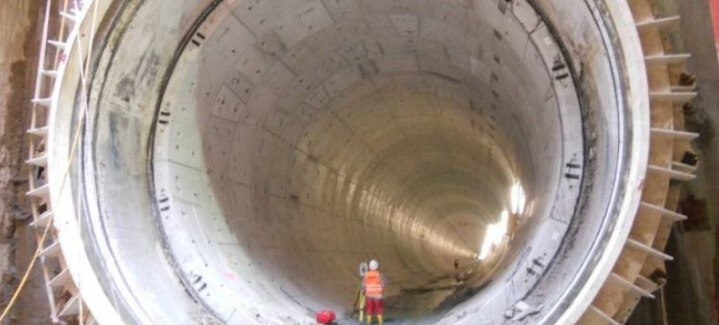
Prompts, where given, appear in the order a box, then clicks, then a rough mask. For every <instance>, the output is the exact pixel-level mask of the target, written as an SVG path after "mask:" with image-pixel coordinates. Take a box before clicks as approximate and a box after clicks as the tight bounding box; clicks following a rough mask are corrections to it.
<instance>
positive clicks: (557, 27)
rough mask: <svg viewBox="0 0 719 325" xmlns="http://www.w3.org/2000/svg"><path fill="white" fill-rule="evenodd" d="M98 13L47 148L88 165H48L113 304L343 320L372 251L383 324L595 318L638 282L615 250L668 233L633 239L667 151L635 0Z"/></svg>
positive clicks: (258, 4) (78, 262) (75, 233)
mask: <svg viewBox="0 0 719 325" xmlns="http://www.w3.org/2000/svg"><path fill="white" fill-rule="evenodd" d="M620 2H621V3H620ZM634 2H636V3H638V2H640V1H634ZM639 8H640V11H641V10H643V9H646V8H644V7H642V6H641V5H639ZM83 13H84V15H85V17H86V18H85V21H87V20H88V18H87V17H94V18H93V20H92V21H93V23H92V24H90V23H87V22H85V23H80V22H78V23H77V26H76V27H77V28H78V30H79V31H78V33H82V34H81V36H78V38H77V40H78V44H77V48H76V49H75V50H73V51H69V52H68V55H67V60H66V62H67V65H66V67H65V68H64V71H63V73H64V74H63V76H64V79H63V80H62V84H61V86H60V87H59V88H58V90H57V92H56V94H57V100H56V102H57V105H56V106H53V107H55V109H54V111H53V113H51V114H50V115H49V117H48V124H50V125H51V128H50V134H49V138H48V139H49V140H48V141H49V143H50V145H49V148H50V149H49V150H50V151H51V154H50V162H49V165H50V166H65V165H67V166H69V167H68V168H67V169H68V170H67V174H69V177H68V178H67V181H66V182H65V181H61V179H62V178H63V177H64V176H63V174H62V170H61V168H59V167H58V168H54V167H51V168H50V170H49V182H50V184H51V188H50V195H51V196H52V197H54V198H56V199H55V200H53V201H52V202H53V210H54V214H55V218H56V220H55V223H56V227H57V228H58V237H59V241H60V243H61V244H62V250H63V255H64V258H65V260H66V261H67V262H66V263H67V265H68V269H69V271H68V272H69V273H70V274H71V276H72V279H73V282H74V283H75V284H76V286H77V289H76V290H75V291H76V292H80V293H82V297H83V303H82V304H81V306H82V307H81V308H88V309H89V310H90V311H91V312H92V314H93V317H94V318H95V319H97V320H98V321H100V322H101V323H103V324H105V323H107V324H115V323H117V324H120V323H124V324H198V323H201V324H215V323H218V324H313V323H312V317H313V315H314V312H316V311H318V310H322V309H332V310H335V311H337V312H338V314H339V315H340V319H341V320H345V319H348V318H349V317H350V316H351V312H352V305H353V301H354V300H355V299H356V295H357V292H358V290H359V286H360V283H361V282H360V275H359V273H358V272H359V266H360V263H362V262H367V261H369V260H370V259H375V260H377V261H378V262H379V264H380V270H381V271H382V272H383V274H384V275H385V276H386V278H387V279H388V286H387V289H386V292H385V295H386V298H385V304H386V307H385V308H386V317H387V320H388V323H398V324H399V323H407V324H500V323H508V324H509V323H517V324H519V323H522V324H540V323H541V324H559V323H574V322H577V321H579V320H580V319H582V320H583V321H587V317H588V316H586V315H585V313H586V312H587V310H593V311H594V312H595V313H596V314H595V315H594V317H600V318H601V317H605V316H606V314H605V313H604V312H601V311H598V310H599V309H598V308H597V307H596V306H598V305H601V304H602V302H601V301H599V300H596V301H594V297H595V296H596V295H597V294H598V292H599V291H600V289H601V288H602V285H603V283H605V282H606V281H608V280H607V279H610V280H611V279H612V278H613V277H614V278H615V280H614V282H613V283H614V285H620V286H621V287H623V288H624V289H626V290H630V291H632V290H631V289H634V290H633V292H634V293H637V288H639V289H641V287H642V286H640V285H632V284H631V283H630V284H629V285H628V286H627V284H626V283H625V282H623V280H624V278H623V277H618V276H617V274H624V273H622V272H620V271H619V270H618V269H617V267H615V266H614V265H615V263H616V261H617V259H618V258H619V256H620V254H623V255H622V256H625V255H627V254H628V255H631V256H638V255H639V254H643V255H641V256H642V257H641V258H638V259H640V260H642V261H644V259H645V258H646V255H652V254H654V255H656V254H655V253H656V252H655V251H654V250H653V249H652V248H651V247H650V248H646V247H645V246H646V245H644V246H642V245H643V244H641V243H639V244H636V243H635V244H634V246H632V247H633V249H634V250H632V251H631V252H630V253H627V252H626V248H624V246H623V245H624V242H625V241H626V240H627V237H628V236H629V235H630V230H631V228H632V223H633V221H634V219H635V214H636V213H637V210H638V209H640V207H639V206H640V200H641V197H642V193H643V192H642V191H643V185H644V182H645V174H646V173H647V168H648V162H647V161H648V159H649V157H650V149H649V145H648V144H649V139H650V113H649V105H650V100H649V98H648V97H647V95H646V94H647V93H648V89H649V82H648V80H647V70H646V69H647V68H646V67H645V65H644V61H645V58H644V54H645V53H644V54H643V50H642V45H643V44H642V41H640V36H642V35H643V34H642V31H640V30H639V31H638V30H637V27H636V24H637V23H636V22H635V20H634V19H635V18H634V17H633V15H632V11H630V7H629V5H628V4H626V3H624V2H623V1H610V0H606V1H602V0H597V1H572V2H567V1H561V0H533V1H528V0H474V1H473V0H447V1H431V0H391V1H389V0H245V1H234V0H225V1H220V0H215V1H209V0H185V1H174V0H144V1H105V2H102V1H100V2H99V3H98V2H96V3H95V4H94V5H93V6H91V9H88V10H86V11H84V12H83ZM635 14H636V11H635ZM82 41H85V42H84V43H82ZM643 42H645V43H646V42H647V41H643ZM85 57H86V59H87V60H85V61H83V60H84V59H83V58H85ZM650 75H651V74H650ZM662 139H666V137H665V138H662ZM660 143H661V142H660ZM660 172H661V171H660ZM675 174H676V173H674V174H672V173H671V172H670V173H669V176H672V175H675ZM658 175H662V174H661V173H658ZM667 183H668V179H667ZM52 184H55V185H52ZM642 204H644V203H642ZM643 207H645V208H647V207H648V208H649V209H647V211H649V212H652V211H653V212H652V213H658V214H659V215H661V214H667V213H666V212H662V211H663V210H662V209H661V208H658V209H653V210H652V209H651V207H653V206H649V205H643ZM649 212H647V213H649ZM61 215H62V216H70V217H61ZM632 234H634V235H636V231H633V232H632ZM637 236H639V235H637ZM635 237H636V236H635ZM639 237H641V236H639ZM642 238H643V237H642ZM630 241H631V240H630ZM632 243H634V242H633V241H632ZM649 246H651V244H649ZM623 249H624V250H623ZM632 254H633V255H632ZM640 266H641V263H640ZM640 268H641V267H640ZM630 269H632V271H631V272H635V273H637V272H639V270H638V269H637V266H636V265H632V266H631V268H630ZM627 272H629V271H627ZM635 276H636V275H635ZM617 279H618V280H617ZM624 281H628V280H624ZM632 281H634V280H632ZM637 281H639V280H637ZM603 290H604V291H603V292H605V293H606V292H607V291H606V289H603ZM626 290H625V291H626ZM638 292H639V293H642V291H638ZM622 297H624V296H622ZM632 297H633V296H632ZM593 301H594V302H593ZM620 301H622V300H621V299H620ZM590 304H593V305H592V306H590ZM590 318H591V317H590Z"/></svg>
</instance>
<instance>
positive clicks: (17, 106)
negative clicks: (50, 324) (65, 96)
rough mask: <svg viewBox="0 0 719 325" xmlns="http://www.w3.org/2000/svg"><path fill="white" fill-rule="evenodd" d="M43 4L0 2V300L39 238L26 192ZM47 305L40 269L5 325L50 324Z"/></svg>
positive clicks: (10, 290)
mask: <svg viewBox="0 0 719 325" xmlns="http://www.w3.org/2000/svg"><path fill="white" fill-rule="evenodd" d="M41 4H42V2H41V1H3V2H2V3H0V275H1V276H2V284H1V287H0V294H1V296H0V300H1V301H2V306H5V304H6V303H7V301H8V300H9V299H10V297H11V296H12V294H13V292H14V290H15V288H16V286H17V283H18V280H19V278H20V277H21V276H22V272H24V271H25V270H26V269H27V265H28V263H29V261H30V259H31V257H32V256H33V253H34V250H35V247H36V244H35V234H34V232H33V231H32V229H30V228H29V227H28V226H27V222H28V221H29V219H28V217H29V216H30V214H29V212H28V211H27V210H26V209H27V208H26V204H25V202H24V195H23V193H24V192H25V191H26V188H27V181H26V179H27V176H26V173H27V171H26V169H25V168H24V166H23V160H24V157H25V156H26V153H25V145H24V143H25V130H26V129H27V121H28V117H29V113H30V105H31V104H30V98H32V96H33V92H34V90H35V75H36V69H37V62H36V61H37V52H38V46H39V44H40V42H39V41H38V37H39V35H40V31H41V28H40V26H38V23H39V22H40V20H39V18H41V14H42V9H43V8H42V6H41ZM47 309H48V306H47V303H46V298H45V290H44V283H43V281H42V276H41V273H40V271H39V269H38V268H35V269H34V270H33V272H32V274H31V277H30V281H29V282H28V285H27V287H26V290H25V291H23V294H22V295H21V296H20V299H19V300H18V301H17V302H16V304H15V309H14V310H13V312H12V313H11V314H10V316H11V317H9V318H8V319H6V322H5V323H4V324H46V323H47V321H48V318H47V315H48V310H47Z"/></svg>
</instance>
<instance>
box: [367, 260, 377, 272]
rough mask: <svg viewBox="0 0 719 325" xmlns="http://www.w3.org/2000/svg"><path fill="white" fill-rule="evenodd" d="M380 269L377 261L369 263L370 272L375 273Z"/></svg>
mask: <svg viewBox="0 0 719 325" xmlns="http://www.w3.org/2000/svg"><path fill="white" fill-rule="evenodd" d="M378 268H379V262H377V260H371V261H369V269H370V270H373V271H374V270H376V269H378Z"/></svg>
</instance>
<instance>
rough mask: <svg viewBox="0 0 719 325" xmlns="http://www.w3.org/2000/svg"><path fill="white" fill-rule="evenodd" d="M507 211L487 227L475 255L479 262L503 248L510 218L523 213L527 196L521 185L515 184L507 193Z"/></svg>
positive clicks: (507, 238) (518, 216) (520, 215)
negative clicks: (497, 220) (480, 245)
mask: <svg viewBox="0 0 719 325" xmlns="http://www.w3.org/2000/svg"><path fill="white" fill-rule="evenodd" d="M509 198H510V200H509V205H510V207H509V210H504V211H502V214H501V216H500V220H499V222H497V223H495V224H491V225H489V226H488V227H487V230H486V233H485V235H484V241H483V242H482V247H481V249H480V251H479V254H477V259H478V260H480V261H484V260H486V259H487V258H488V257H489V256H490V255H492V253H495V252H496V251H497V249H498V248H499V247H502V246H504V245H503V242H504V241H505V240H507V241H508V240H509V236H508V235H509V234H508V233H507V232H508V231H509V219H510V216H512V217H515V218H520V217H522V215H523V214H524V212H525V209H526V204H527V196H526V193H525V192H524V188H523V187H522V184H521V183H519V182H515V183H514V185H512V188H511V189H510V193H509Z"/></svg>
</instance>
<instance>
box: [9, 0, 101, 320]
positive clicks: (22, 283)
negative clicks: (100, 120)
mask: <svg viewBox="0 0 719 325" xmlns="http://www.w3.org/2000/svg"><path fill="white" fill-rule="evenodd" d="M93 3H94V2H93ZM95 8H97V6H95ZM78 38H79V36H78ZM80 69H82V66H80ZM84 84H85V80H83V88H84ZM83 103H84V105H85V106H87V103H86V102H85V101H83ZM86 108H87V107H86ZM86 112H87V109H84V110H81V112H80V114H82V116H81V117H80V120H79V122H78V125H77V127H76V129H75V134H74V135H73V140H72V146H71V149H70V155H69V158H70V159H69V162H68V164H67V166H66V167H65V170H64V171H63V173H62V176H61V182H60V190H59V193H58V197H60V196H61V195H62V192H63V190H64V189H65V184H66V181H67V179H68V175H69V174H70V168H71V167H72V165H73V160H72V159H73V158H74V157H75V155H76V153H77V147H78V143H79V142H80V141H79V140H80V134H81V131H82V129H83V126H84V124H85V118H84V116H85V115H86ZM45 150H48V149H47V146H46V149H45ZM52 203H53V204H51V205H50V206H51V207H53V206H55V203H56V202H52ZM54 217H55V215H54V214H51V215H50V216H49V217H48V221H47V224H46V225H45V229H44V230H43V232H42V236H40V238H39V239H38V247H37V249H36V250H35V254H34V256H33V258H32V260H31V261H30V264H29V265H28V267H27V270H25V273H24V274H23V277H22V279H21V280H20V283H19V284H18V287H17V289H16V290H15V292H14V293H13V295H12V298H10V301H9V302H8V304H7V305H6V306H5V308H4V309H3V312H2V314H0V322H2V321H3V320H4V319H5V317H7V315H8V313H9V312H10V310H11V309H12V307H13V306H14V305H15V303H16V302H17V298H18V297H19V296H20V293H21V292H22V290H23V288H24V287H25V284H26V283H27V280H28V278H29V277H30V272H31V271H32V268H33V267H34V266H35V262H37V260H38V257H40V253H41V252H42V250H43V244H44V243H45V240H46V239H47V234H48V233H49V232H50V228H51V227H52V225H53V219H54Z"/></svg>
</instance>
